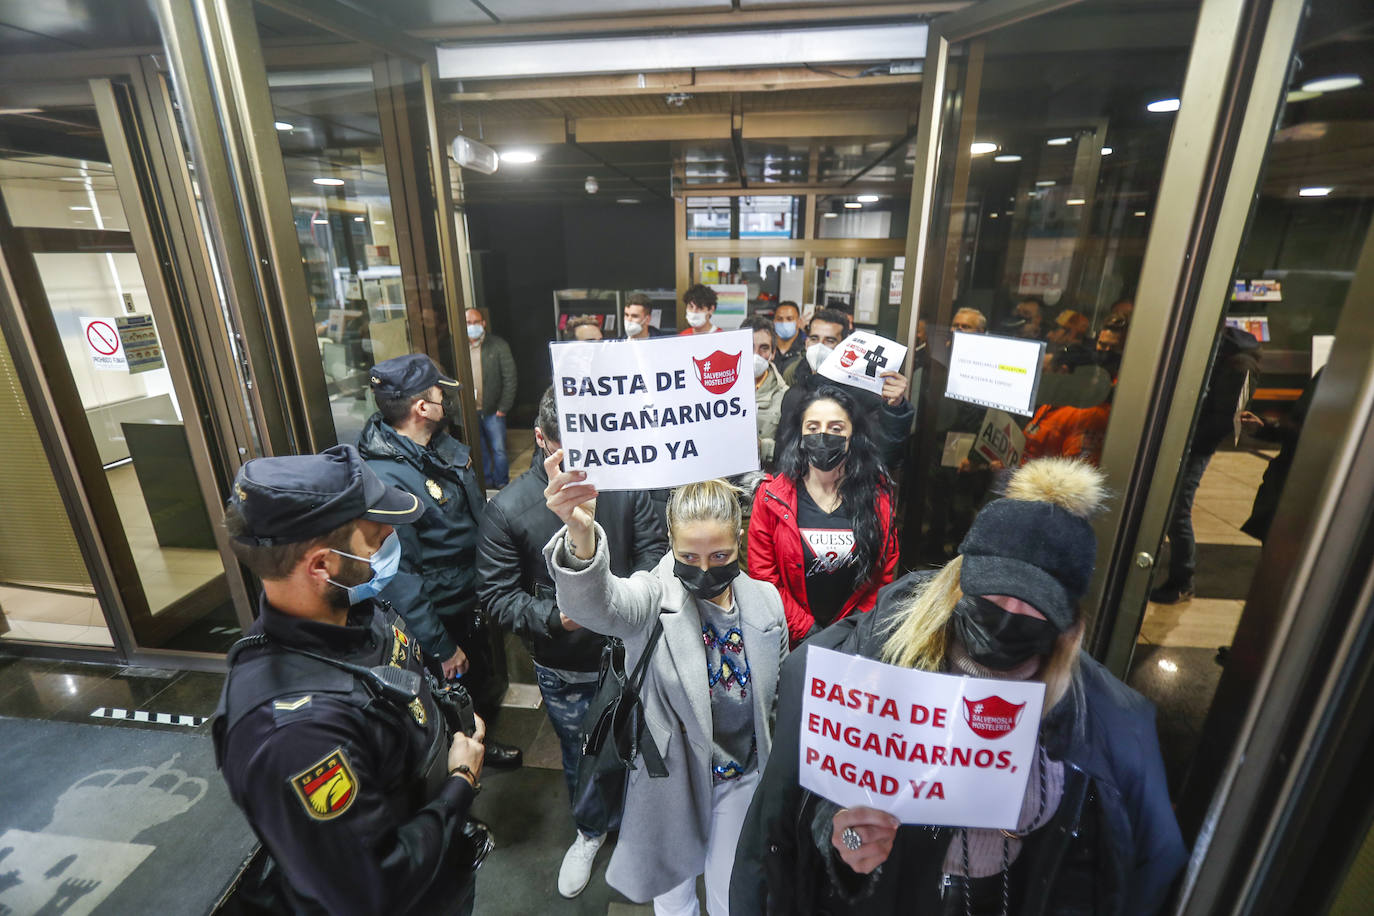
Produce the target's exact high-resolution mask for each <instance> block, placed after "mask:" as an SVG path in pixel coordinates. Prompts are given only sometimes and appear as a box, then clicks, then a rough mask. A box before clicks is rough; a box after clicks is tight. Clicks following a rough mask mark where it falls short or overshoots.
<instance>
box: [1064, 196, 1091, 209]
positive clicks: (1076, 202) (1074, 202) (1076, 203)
mask: <svg viewBox="0 0 1374 916" xmlns="http://www.w3.org/2000/svg"><path fill="white" fill-rule="evenodd" d="M1064 203H1066V204H1068V205H1069V206H1070V207H1081V206H1083V205H1084V204H1086V203H1087V201H1086V200H1084V199H1083V198H1081V197H1070V198H1069V199H1068V200H1066V201H1064Z"/></svg>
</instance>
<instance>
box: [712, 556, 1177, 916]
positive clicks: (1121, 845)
mask: <svg viewBox="0 0 1374 916" xmlns="http://www.w3.org/2000/svg"><path fill="white" fill-rule="evenodd" d="M929 575H930V573H911V574H909V575H907V576H904V577H903V578H901V579H898V580H897V581H895V582H893V583H892V584H891V585H889V586H887V587H886V588H884V589H883V591H882V593H881V594H880V595H879V598H878V604H877V607H876V608H874V610H873V611H872V612H871V613H868V614H855V615H852V616H851V617H847V618H845V619H844V620H842V621H840V622H839V623H837V624H835V625H834V626H831V627H830V628H829V629H826V630H824V631H822V632H821V633H819V634H818V635H816V636H814V637H812V638H811V639H810V640H808V641H807V642H806V643H804V644H803V645H802V646H801V647H800V648H799V649H797V650H796V651H794V652H793V653H792V654H791V655H790V656H788V659H787V661H786V662H785V663H784V664H783V668H782V677H781V680H780V681H779V685H778V713H777V725H776V727H775V728H774V731H773V753H772V755H771V756H770V757H769V759H768V767H767V769H766V770H765V771H764V774H763V779H762V781H761V782H760V783H759V787H758V789H757V791H756V792H755V794H754V800H753V802H752V804H751V805H750V806H749V813H748V816H747V817H746V819H745V822H744V828H743V830H742V832H741V833H740V840H739V847H738V850H739V851H738V853H737V854H736V857H735V867H734V872H733V874H732V876H731V879H730V912H731V914H732V916H754V914H762V913H769V914H775V913H776V914H784V913H785V914H788V916H806V914H822V913H824V914H836V916H838V914H849V913H853V914H860V913H862V914H865V916H870V914H871V916H882V914H887V913H893V914H895V913H942V912H950V910H948V909H946V904H948V903H949V901H948V900H946V901H942V900H941V899H940V891H939V888H940V881H941V873H942V866H943V862H944V857H945V853H946V851H947V849H948V848H949V843H950V840H951V837H952V832H951V831H950V830H949V829H948V828H932V827H924V826H912V825H908V826H904V827H902V828H900V829H899V830H898V831H897V838H896V842H895V843H894V845H893V848H892V853H891V855H890V856H889V857H888V860H887V862H885V863H884V865H883V867H882V868H881V870H880V871H879V872H878V873H877V877H876V878H872V879H865V878H863V877H861V876H859V875H856V874H855V873H854V872H852V871H850V869H849V868H848V866H846V865H845V864H844V863H843V861H842V860H841V859H840V858H839V856H838V855H837V854H836V853H835V852H834V851H833V850H827V851H826V852H825V853H822V852H821V851H820V850H819V849H818V848H817V846H816V843H815V841H814V840H813V839H812V832H811V821H812V814H813V811H814V804H815V797H814V796H812V794H811V793H810V792H807V791H804V790H803V789H802V788H801V787H800V786H799V785H798V775H797V771H798V760H797V755H798V740H799V734H800V726H801V721H800V720H801V694H802V688H803V681H804V679H805V673H806V654H807V650H808V647H809V646H811V645H818V646H822V647H824V648H829V649H835V650H837V651H840V652H844V653H846V654H849V655H861V656H864V657H866V658H876V657H878V655H879V654H880V652H881V649H882V645H883V642H884V641H885V640H886V638H887V634H888V633H889V632H890V630H889V629H888V628H889V626H890V625H891V623H892V620H893V618H894V617H895V615H896V614H897V613H899V612H900V610H901V607H902V606H903V605H904V603H905V599H906V597H907V596H908V595H909V593H910V591H911V589H912V586H913V585H914V584H915V583H917V582H918V581H920V577H923V576H929ZM1041 742H1042V744H1043V745H1044V747H1045V750H1046V752H1047V753H1048V755H1049V756H1050V757H1051V758H1053V759H1056V760H1061V761H1063V763H1064V794H1063V796H1062V798H1061V800H1060V804H1059V808H1058V809H1057V811H1056V813H1055V814H1054V816H1053V817H1052V818H1051V820H1050V822H1049V823H1048V824H1046V825H1045V826H1044V827H1041V828H1040V829H1039V830H1036V831H1034V832H1033V833H1031V834H1030V835H1029V836H1028V837H1027V838H1026V840H1025V845H1024V847H1023V848H1022V852H1021V855H1020V856H1018V858H1017V862H1016V864H1015V865H1014V866H1013V868H1012V871H1011V874H1012V886H1013V895H1012V899H1013V906H1012V909H1011V910H1010V912H1011V913H1013V914H1017V916H1051V914H1052V916H1126V914H1131V916H1144V914H1151V913H1156V912H1158V911H1159V909H1160V908H1161V906H1162V905H1163V903H1164V901H1165V898H1166V897H1167V895H1168V893H1169V889H1170V886H1171V883H1172V882H1173V880H1174V878H1175V876H1176V875H1177V874H1178V872H1179V871H1180V870H1181V869H1182V867H1183V864H1184V862H1185V861H1186V859H1187V854H1186V851H1185V849H1184V846H1183V839H1182V836H1181V835H1180V833H1179V829H1178V823H1177V821H1176V820H1175V819H1174V814H1173V810H1172V808H1171V807H1170V803H1169V796H1168V789H1167V786H1166V783H1165V776H1164V762H1163V759H1162V758H1161V756H1160V752H1159V742H1158V738H1157V737H1156V734H1155V724H1154V710H1153V708H1152V707H1151V706H1150V704H1149V702H1148V701H1147V700H1145V698H1144V697H1142V696H1140V695H1139V694H1138V693H1136V692H1135V691H1134V690H1131V689H1130V688H1129V687H1127V686H1125V685H1124V684H1122V683H1121V682H1120V681H1118V680H1117V679H1116V678H1114V677H1112V676H1111V675H1110V674H1109V673H1108V672H1107V671H1106V669H1104V668H1103V667H1102V666H1101V665H1100V664H1098V663H1097V662H1096V661H1094V660H1093V659H1091V658H1089V657H1087V656H1083V657H1082V658H1081V659H1080V664H1079V667H1078V674H1077V675H1076V676H1075V678H1074V682H1073V688H1072V690H1071V691H1070V693H1069V695H1068V696H1066V697H1065V698H1064V700H1063V701H1061V702H1060V703H1059V704H1058V706H1057V707H1056V708H1055V709H1054V710H1053V711H1051V713H1050V715H1049V716H1047V717H1046V720H1045V723H1044V724H1043V725H1042V729H1041ZM856 894H862V896H861V897H859V898H858V899H855V897H854V895H856ZM960 902H961V901H960ZM998 903H999V904H1000V899H999V901H998ZM952 911H953V912H958V913H962V912H963V909H962V906H955V907H954V908H953V910H952Z"/></svg>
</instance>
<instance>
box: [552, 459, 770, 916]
mask: <svg viewBox="0 0 1374 916" xmlns="http://www.w3.org/2000/svg"><path fill="white" fill-rule="evenodd" d="M562 458H563V452H562V450H561V449H560V450H559V451H556V452H554V453H553V455H551V456H550V457H549V458H548V460H547V461H545V462H544V467H545V469H546V470H547V471H548V475H549V486H548V489H546V490H545V491H544V495H545V499H546V502H547V504H548V507H549V509H551V510H552V511H553V512H554V513H555V514H556V515H557V516H558V517H559V518H560V519H562V520H563V522H564V527H563V528H562V529H561V530H560V531H559V532H558V533H557V534H555V535H554V536H553V538H552V539H551V540H550V541H549V543H548V545H547V546H546V547H545V548H544V557H545V559H546V560H547V562H548V565H549V573H550V575H552V576H553V578H554V581H555V584H556V587H557V592H558V606H559V610H560V611H561V612H562V613H563V614H564V615H565V616H567V617H568V618H569V619H570V620H572V621H574V622H575V623H576V624H581V625H582V626H584V627H587V628H588V629H590V630H593V631H595V632H597V633H603V634H606V635H608V636H617V637H620V638H621V639H622V640H624V642H625V654H626V660H625V663H626V667H627V669H629V668H633V666H634V665H635V663H636V662H637V661H638V660H639V657H640V656H641V655H642V654H643V652H644V649H645V646H646V644H647V643H648V641H649V637H650V634H651V633H653V631H654V628H655V626H656V624H657V623H658V622H659V621H662V623H663V635H662V637H661V638H660V640H659V642H658V645H657V647H656V648H655V649H654V650H653V654H652V657H651V659H650V662H649V669H648V676H647V677H646V679H645V683H644V689H643V691H642V694H641V696H642V699H643V703H644V719H645V723H646V729H645V734H644V739H645V740H646V741H653V742H654V744H655V746H656V747H657V748H658V751H659V753H660V754H661V755H662V756H663V760H664V763H665V764H666V766H667V770H668V776H667V777H666V778H660V779H654V778H651V777H650V776H649V774H648V771H647V770H646V768H645V767H644V766H643V765H640V766H639V767H638V768H637V769H635V770H634V771H632V772H631V773H630V779H629V785H628V787H627V789H626V793H625V812H624V817H623V818H622V821H621V827H620V839H619V841H618V842H617V844H616V848H615V852H614V854H613V855H612V856H611V863H610V866H609V867H608V868H607V870H606V880H607V882H608V883H609V884H610V885H611V886H612V887H614V888H615V889H617V890H618V891H620V892H621V893H623V894H624V895H625V896H627V897H629V898H630V899H631V900H634V901H637V902H645V901H648V900H653V902H654V912H655V913H656V914H658V916H696V914H697V913H698V912H699V911H698V903H697V895H696V879H697V876H698V875H703V874H704V875H705V883H706V908H707V911H708V912H709V913H710V914H711V916H726V914H727V913H728V911H729V906H728V896H729V885H730V869H731V867H732V866H733V864H734V857H735V847H736V841H737V839H738V837H739V831H740V825H741V824H742V823H743V821H744V813H745V811H746V810H748V807H749V800H750V798H751V797H752V796H753V793H754V789H755V787H756V786H757V785H758V780H759V773H760V771H761V770H762V768H763V767H764V765H765V764H766V763H767V762H768V754H769V751H770V750H771V748H772V726H771V722H770V719H769V714H770V713H771V711H772V709H773V702H774V700H775V698H776V695H777V682H778V669H779V667H780V665H781V663H782V659H783V657H784V656H786V654H787V624H786V621H785V619H784V617H783V610H782V599H781V598H779V597H778V593H777V590H776V589H775V588H773V586H772V585H769V584H767V583H763V582H757V581H755V580H754V579H750V578H749V577H748V576H746V575H742V574H741V570H740V566H739V541H740V534H741V524H740V516H741V513H740V505H739V498H738V495H737V492H736V491H735V489H734V488H733V487H731V486H730V485H729V484H728V483H726V482H725V481H723V480H706V481H702V482H700V483H693V484H688V485H686V486H682V487H678V488H677V489H676V490H675V491H674V492H673V496H672V498H671V499H670V500H669V502H668V535H669V541H670V544H671V547H672V549H671V551H670V552H669V553H668V554H666V555H665V556H664V557H663V560H662V561H661V562H660V563H659V564H658V566H657V567H656V568H655V569H653V570H652V571H640V572H636V573H634V574H633V575H632V576H630V577H629V578H619V577H616V576H613V575H611V572H610V569H609V568H608V565H607V551H606V532H605V531H603V530H602V529H601V527H600V526H599V525H597V524H596V523H595V521H594V520H593V515H594V512H595V498H596V489H595V487H593V486H591V485H590V484H587V483H585V478H586V475H585V474H584V473H583V472H581V471H560V470H559V463H560V462H561V461H562Z"/></svg>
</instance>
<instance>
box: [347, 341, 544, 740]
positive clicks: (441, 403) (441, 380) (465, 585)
mask: <svg viewBox="0 0 1374 916" xmlns="http://www.w3.org/2000/svg"><path fill="white" fill-rule="evenodd" d="M372 394H373V396H374V397H375V398H376V400H377V412H376V413H375V414H373V415H372V417H371V418H370V419H369V420H368V421H367V425H366V426H364V427H363V431H362V434H361V435H360V436H359V437H358V451H359V452H360V453H361V454H362V456H363V458H364V459H366V461H367V465H368V467H370V468H371V469H372V470H373V472H374V473H376V475H377V476H378V477H380V478H381V479H382V480H383V481H384V482H386V483H389V484H391V485H392V486H394V487H399V488H400V489H402V490H405V491H406V492H407V493H413V494H414V495H415V497H416V498H417V499H418V500H419V501H420V505H421V506H423V507H424V514H423V515H421V516H420V518H419V520H418V521H416V522H415V524H413V525H407V526H405V527H404V528H401V529H399V530H398V533H399V534H400V537H401V547H402V553H401V568H400V571H399V572H398V573H397V574H396V578H395V579H393V580H392V582H391V584H389V585H388V586H387V587H386V590H385V592H383V594H382V597H383V598H385V599H387V600H388V601H390V602H391V603H392V604H393V605H395V607H396V610H397V611H399V612H400V614H401V616H402V617H404V618H405V619H406V623H408V624H409V625H410V628H411V630H412V631H413V632H414V633H415V635H416V637H418V638H419V640H420V645H421V647H422V648H423V649H424V650H425V652H426V653H427V654H428V655H429V656H430V657H431V658H434V659H437V660H438V661H439V662H440V663H441V664H442V666H443V672H444V676H445V677H447V678H454V677H461V678H462V679H463V686H465V687H466V688H467V690H468V692H469V693H470V694H472V699H473V702H474V703H475V704H476V705H477V711H478V712H479V713H480V714H481V715H482V717H483V718H484V719H486V720H487V723H488V724H489V725H491V724H493V723H494V722H495V719H496V715H497V713H498V712H499V711H500V708H501V699H502V696H503V695H504V694H505V690H506V684H505V683H503V678H502V677H501V675H500V670H501V669H500V668H498V666H497V659H496V651H495V647H494V645H493V641H492V639H491V635H492V634H491V632H490V631H489V630H488V628H487V624H486V620H485V618H484V617H483V615H482V609H481V606H480V605H479V604H478V601H477V575H476V570H475V564H476V560H477V526H478V519H480V518H481V516H482V509H483V507H484V505H485V504H486V497H485V496H484V495H483V493H482V488H481V486H479V485H478V482H477V475H476V474H474V473H473V470H472V457H471V453H470V450H469V448H468V446H466V445H464V444H463V443H461V442H459V441H458V440H457V439H455V438H453V437H452V436H450V435H449V434H448V430H447V427H448V425H449V423H450V422H452V421H455V420H456V419H457V418H458V416H459V414H458V405H457V403H456V401H457V394H458V383H457V382H456V381H454V380H453V379H451V378H448V377H447V376H445V375H443V374H442V373H440V372H439V367H438V366H436V365H434V361H433V360H432V359H430V358H429V357H428V356H426V355H425V354H423V353H411V354H409V355H406V356H397V357H395V358H394V359H388V360H384V361H383V362H380V363H378V364H377V365H375V366H373V367H372ZM486 762H487V765H488V766H492V767H518V766H520V762H521V754H520V749H519V748H517V747H512V746H510V745H506V744H501V743H499V742H497V741H488V742H487V758H486Z"/></svg>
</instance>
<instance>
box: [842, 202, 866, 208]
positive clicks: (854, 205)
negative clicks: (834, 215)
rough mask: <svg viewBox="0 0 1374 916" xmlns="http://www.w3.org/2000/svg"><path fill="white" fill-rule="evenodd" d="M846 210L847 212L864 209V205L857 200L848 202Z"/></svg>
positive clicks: (845, 205)
mask: <svg viewBox="0 0 1374 916" xmlns="http://www.w3.org/2000/svg"><path fill="white" fill-rule="evenodd" d="M844 208H845V209H846V210H859V209H862V208H863V204H861V203H859V202H858V201H857V200H846V201H845V202H844Z"/></svg>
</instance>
